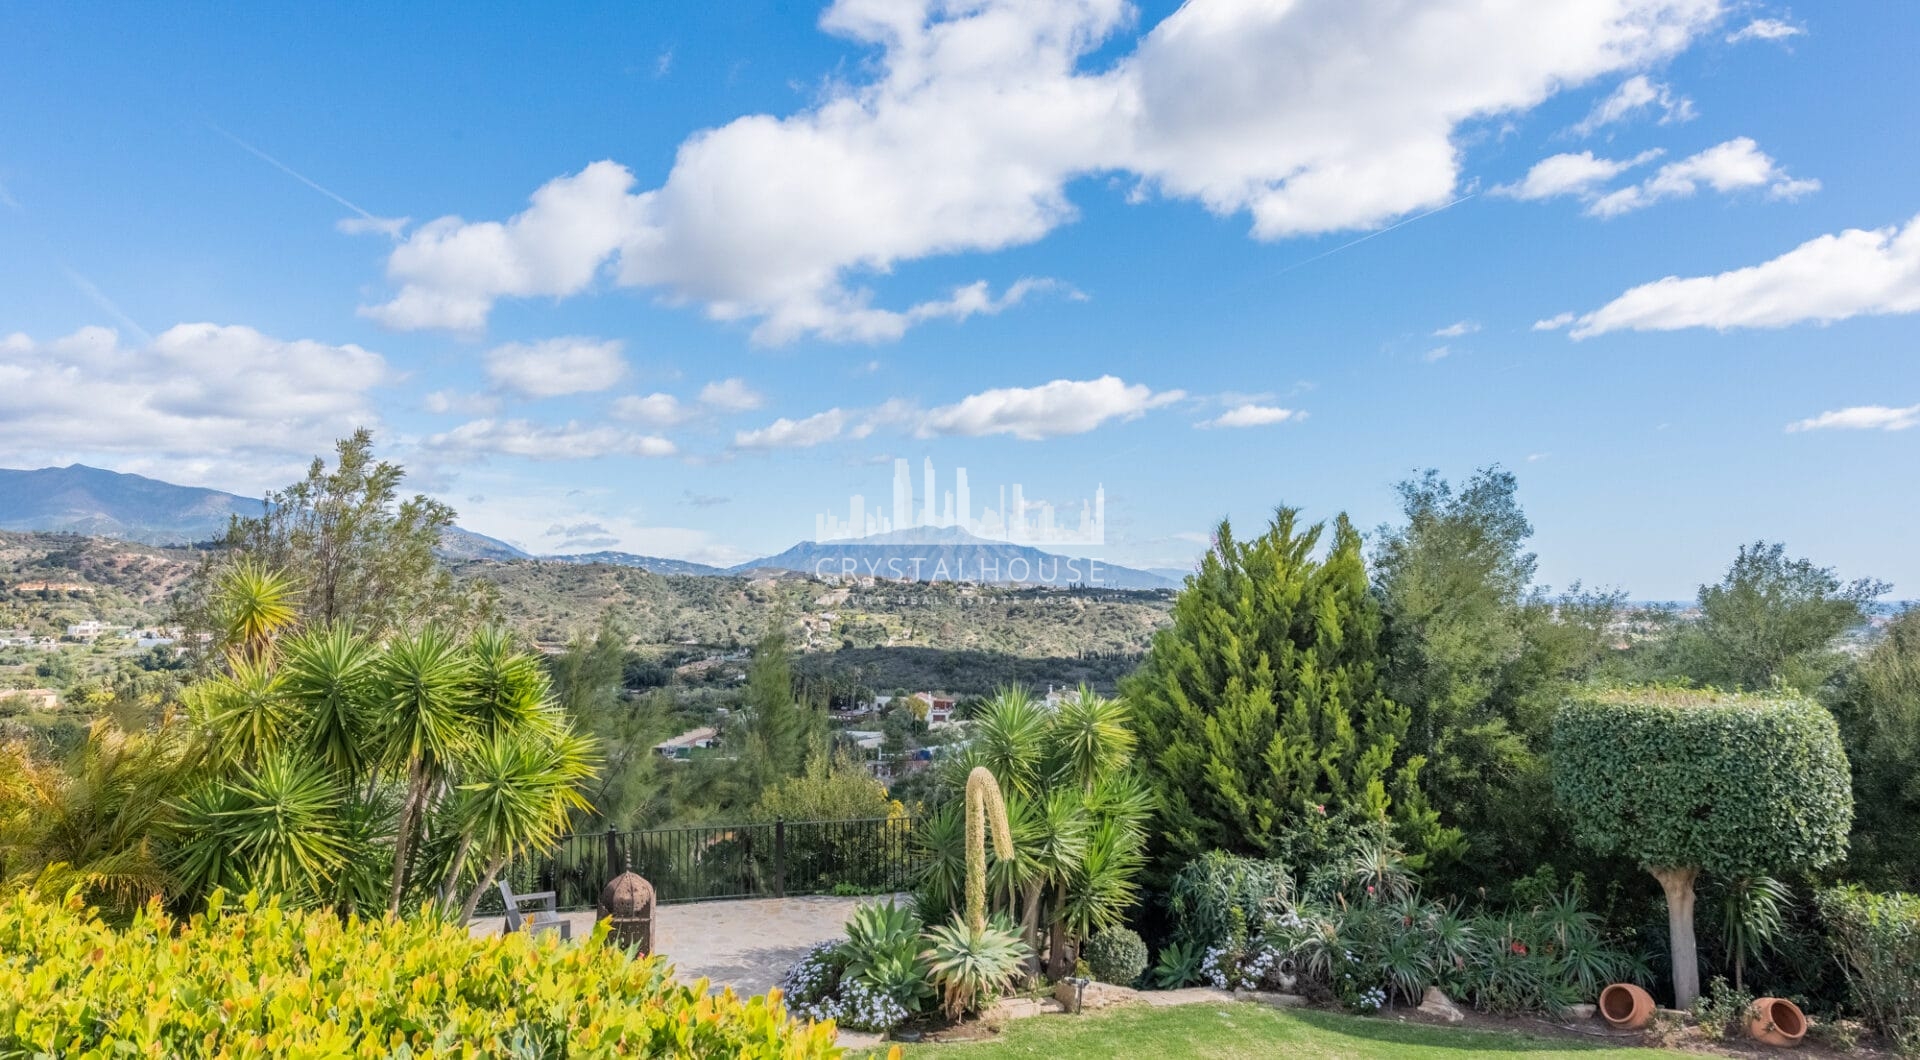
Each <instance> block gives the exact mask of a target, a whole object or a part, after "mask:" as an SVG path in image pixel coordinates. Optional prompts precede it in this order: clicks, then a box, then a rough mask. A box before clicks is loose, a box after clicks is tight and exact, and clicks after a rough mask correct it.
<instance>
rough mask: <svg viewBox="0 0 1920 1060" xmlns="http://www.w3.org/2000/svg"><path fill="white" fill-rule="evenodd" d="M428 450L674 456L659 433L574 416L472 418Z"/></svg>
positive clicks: (556, 456)
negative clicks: (552, 422) (560, 419)
mask: <svg viewBox="0 0 1920 1060" xmlns="http://www.w3.org/2000/svg"><path fill="white" fill-rule="evenodd" d="M426 448H427V449H428V450H429V451H432V452H434V453H437V454H440V455H443V456H448V457H453V458H467V459H472V458H478V457H485V456H517V457H524V458H525V459H528V460H589V459H593V458H595V457H603V456H672V455H673V454H674V453H675V452H676V450H675V448H674V444H673V443H672V442H670V441H668V440H667V439H665V438H661V437H658V436H655V435H647V434H637V433H635V432H633V431H626V430H621V429H619V428H616V427H589V426H583V425H582V424H580V423H578V422H575V421H571V420H569V421H568V422H567V423H565V424H563V425H561V426H557V427H556V426H549V425H546V424H539V423H533V422H531V421H528V420H520V419H512V420H500V419H491V418H488V419H478V420H470V421H468V422H466V423H463V424H461V425H460V426H458V427H455V428H454V429H452V430H450V431H445V432H442V433H440V434H435V435H430V436H429V437H428V438H427V440H426Z"/></svg>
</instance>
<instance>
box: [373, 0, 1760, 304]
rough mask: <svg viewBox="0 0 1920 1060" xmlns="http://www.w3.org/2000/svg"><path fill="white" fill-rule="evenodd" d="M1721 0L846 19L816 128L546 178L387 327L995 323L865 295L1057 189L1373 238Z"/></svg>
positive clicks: (1286, 231) (1286, 228) (1030, 233)
mask: <svg viewBox="0 0 1920 1060" xmlns="http://www.w3.org/2000/svg"><path fill="white" fill-rule="evenodd" d="M1721 14H1722V2H1721V0H1565V2H1560V3H1536V4H1514V3H1510V2H1505V0H1435V2H1433V3H1429V4H1424V5H1421V6H1420V7H1418V8H1417V9H1409V8H1408V7H1407V5H1405V4H1404V3H1402V2H1400V0H1302V2H1297V3H1272V2H1266V0H1220V2H1216V3H1208V4H1188V5H1185V6H1183V7H1181V8H1179V9H1178V10H1177V11H1175V12H1174V13H1173V14H1171V15H1169V16H1168V17H1167V18H1166V19H1164V20H1163V21H1161V22H1160V23H1159V24H1158V25H1156V26H1154V27H1152V28H1151V29H1150V30H1149V31H1148V32H1147V33H1145V34H1144V35H1143V36H1142V37H1141V38H1140V39H1139V40H1138V41H1137V42H1136V44H1135V45H1134V47H1133V48H1132V49H1131V51H1130V52H1128V53H1126V54H1123V55H1121V56H1120V57H1119V58H1117V59H1113V60H1111V61H1109V60H1105V59H1102V60H1099V61H1098V63H1097V64H1096V63H1093V62H1089V61H1088V57H1089V56H1090V55H1093V54H1094V53H1096V52H1098V51H1100V50H1101V49H1103V48H1107V47H1109V41H1110V38H1111V37H1112V36H1113V35H1114V34H1115V33H1116V32H1119V31H1120V30H1122V29H1123V28H1125V27H1128V26H1129V25H1130V24H1131V19H1132V17H1133V10H1132V8H1131V7H1130V5H1128V4H1126V3H1125V2H1124V0H1078V2H1073V3H1056V4H1033V3H1016V2H1013V0H979V2H972V3H965V4H955V3H950V2H947V0H918V2H881V0H839V2H837V3H835V4H834V5H833V6H832V7H830V8H829V9H828V10H827V12H826V13H825V14H824V15H823V16H822V19H821V25H822V27H823V28H824V29H826V30H827V31H828V32H831V33H834V34H837V35H840V36H843V37H847V38H850V39H852V40H854V41H856V42H858V43H860V44H863V45H867V46H870V47H872V48H874V49H876V50H877V51H878V53H879V54H878V56H877V58H876V60H875V62H874V63H872V64H871V66H869V67H868V69H870V70H871V71H872V73H871V74H870V76H868V77H867V78H865V79H864V80H859V81H855V82H851V83H842V82H832V83H829V84H828V85H827V87H826V88H825V90H824V91H823V93H822V95H821V97H820V99H819V101H818V102H817V103H816V104H815V105H814V106H812V107H811V108H809V109H807V110H804V111H802V112H800V113H797V114H794V115H792V116H789V117H786V118H777V117H772V116H768V115H753V116H748V117H743V118H740V119H738V120H736V121H733V122H731V123H729V124H727V125H725V126H722V127H720V128H717V129H711V130H706V131H703V132H700V133H697V134H695V135H693V136H691V137H689V138H688V139H687V140H686V141H685V142H684V143H682V144H681V145H680V148H679V150H678V152H677V154H676V156H675V160H674V164H673V168H672V170H671V172H670V173H669V174H668V176H667V178H666V180H665V182H664V183H663V184H662V185H660V186H659V187H657V188H647V189H641V188H637V187H636V182H635V178H634V176H633V173H632V172H631V171H630V170H628V169H627V168H626V167H624V166H621V165H619V164H617V163H614V162H611V161H601V162H595V163H593V164H592V165H589V166H587V167H586V168H585V169H583V170H581V171H580V172H578V173H574V174H571V175H567V176H562V177H558V178H555V179H554V180H552V181H550V182H549V183H547V184H546V185H545V186H543V187H542V188H541V189H540V190H539V191H537V192H535V193H534V195H533V200H532V203H531V205H530V206H529V207H528V208H527V209H526V210H524V211H522V212H521V213H519V214H518V215H516V216H514V217H512V218H510V219H508V220H506V221H504V222H498V221H479V222H467V221H464V220H462V219H460V218H458V217H446V218H442V219H440V220H437V221H433V222H430V223H428V224H426V225H424V226H422V227H421V228H419V229H417V230H415V231H414V232H413V233H412V235H411V236H410V237H409V238H408V239H407V240H406V241H405V242H403V243H402V244H401V245H400V246H399V247H397V248H396V249H395V251H394V253H393V255H392V256H391V257H390V258H389V260H388V264H387V274H388V278H389V279H390V280H391V281H392V282H393V283H394V284H395V285H396V287H397V290H396V291H395V293H394V295H393V297H392V299H391V300H389V301H387V302H386V303H384V304H381V305H376V306H371V307H367V308H365V309H364V310H363V311H364V312H366V313H367V314H368V315H370V316H372V317H373V318H375V319H377V320H379V321H381V322H382V323H385V324H387V325H388V326H391V327H400V328H423V327H436V328H451V329H455V330H469V331H471V330H477V329H479V328H481V327H483V326H484V325H485V322H486V318H487V315H488V312H489V310H490V309H491V308H492V306H493V304H494V302H495V301H496V300H498V299H500V298H526V297H541V296H552V297H564V296H568V295H575V294H579V293H581V292H583V291H586V290H588V289H589V288H591V287H592V286H593V285H594V284H595V281H596V280H598V279H599V278H601V277H603V276H605V277H607V278H609V279H610V280H611V281H612V282H614V283H618V284H622V285H627V286H639V287H651V288H657V289H660V290H662V291H663V292H664V294H665V296H666V297H667V298H669V299H671V300H678V301H687V302H692V303H697V304H699V305H701V306H703V307H704V309H705V311H706V312H707V314H708V315H709V316H711V317H713V318H715V319H719V320H739V321H749V322H753V323H754V324H755V325H756V330H755V334H756V336H757V337H758V338H759V339H760V340H762V341H782V340H785V339H790V338H794V337H797V336H801V335H818V336H821V337H826V338H834V339H865V340H872V339H884V338H891V337H895V336H897V335H899V334H900V333H901V332H902V331H904V330H905V329H906V328H907V327H908V326H910V325H912V324H913V323H915V322H917V321H921V320H927V319H933V318H942V319H956V318H961V317H964V316H967V315H970V314H973V313H981V312H994V311H998V310H999V309H1001V308H1004V307H1005V306H1007V305H1011V304H1015V303H1017V302H1018V301H1019V300H1020V296H1022V295H1024V294H1026V293H1028V292H1030V291H1032V290H1035V289H1036V288H1034V287H1031V286H1030V287H1028V288H1026V289H1024V290H1023V289H1021V288H1020V285H1018V284H1016V285H1015V286H1014V287H1012V288H1009V289H1008V290H1007V291H1005V292H1003V293H1002V294H1001V295H1000V296H998V297H994V296H992V295H991V294H990V293H989V292H988V291H987V290H986V288H985V287H984V286H968V287H963V288H961V289H960V291H959V292H956V293H953V294H950V295H948V296H947V297H943V298H935V299H932V300H927V301H921V302H919V303H918V304H916V305H909V306H908V307H906V308H903V309H892V308H885V307H882V306H879V305H877V304H876V302H875V298H876V295H875V292H874V291H873V290H872V289H871V288H870V287H869V286H867V285H866V280H865V278H866V277H869V276H873V275H877V274H883V273H886V272H888V271H889V270H892V269H894V268H895V267H896V266H898V265H899V264H901V263H904V262H909V261H914V260H918V259H921V258H926V257H929V256H933V255H954V254H961V253H979V252H989V251H995V250H1000V249H1003V248H1006V247H1011V246H1018V245H1023V244H1028V243H1032V242H1034V241H1036V240H1039V239H1041V238H1042V237H1044V236H1045V235H1046V234H1047V233H1048V232H1050V231H1052V230H1053V229H1054V228H1056V227H1058V226H1059V225H1061V224H1064V223H1067V222H1069V221H1071V220H1072V219H1073V218H1074V217H1075V215H1076V211H1075V208H1074V206H1073V204H1072V202H1071V201H1070V200H1069V199H1068V197H1067V191H1066V189H1067V186H1068V184H1069V183H1070V182H1072V181H1074V180H1075V179H1077V178H1079V177H1082V176H1085V175H1088V174H1094V173H1121V174H1125V175H1127V176H1129V177H1131V178H1132V180H1131V185H1132V187H1133V188H1135V189H1136V191H1138V192H1140V193H1141V194H1142V196H1143V197H1144V196H1150V195H1152V194H1156V193H1157V194H1159V195H1163V196H1166V197H1170V198H1178V199H1186V200H1193V201H1197V202H1199V203H1201V204H1202V205H1204V206H1205V207H1206V208H1207V209H1208V210H1210V211H1212V212H1214V213H1216V214H1219V215H1223V216H1225V215H1232V214H1239V213H1245V214H1246V215H1247V216H1248V217H1249V218H1250V220H1251V227H1252V231H1253V235H1254V236H1255V237H1256V238H1260V239H1278V238H1282V237H1286V236H1293V235H1303V234H1314V233H1320V232H1328V231H1336V230H1347V229H1368V228H1378V227H1380V226H1383V225H1385V224H1388V223H1391V222H1393V221H1394V220H1395V219H1398V218H1402V217H1405V216H1407V215H1410V214H1413V213H1416V212H1419V211H1422V210H1430V209H1433V208H1435V207H1437V206H1440V205H1442V204H1444V203H1447V202H1449V201H1451V200H1452V199H1453V198H1455V197H1456V194H1457V187H1456V186H1457V184H1458V179H1459V172H1460V167H1461V151H1460V148H1459V146H1458V141H1457V138H1456V133H1457V131H1458V129H1459V127H1460V126H1461V125H1462V124H1464V123H1468V122H1473V121H1477V120H1482V119H1487V118H1496V117H1502V116H1510V115H1512V114H1516V113H1519V112H1524V111H1526V110H1528V109H1531V108H1532V107H1534V106H1537V105H1538V104H1540V103H1541V102H1542V101H1544V100H1546V99H1547V98H1549V97H1550V96H1552V95H1553V94H1554V93H1556V92H1559V91H1562V90H1565V89H1567V88H1570V87H1573V86H1577V85H1581V84H1585V83H1588V82H1591V81H1593V80H1595V79H1597V78H1601V77H1605V76H1608V75H1610V74H1616V73H1620V72H1622V71H1628V70H1634V69H1642V68H1645V67H1646V66H1647V65H1648V64H1650V63H1653V62H1657V61H1659V60H1661V59H1664V58H1666V57H1669V56H1671V55H1673V54H1675V53H1677V52H1679V51H1681V50H1683V49H1684V48H1685V47H1687V46H1688V44H1690V43H1691V42H1692V40H1693V39H1694V37H1695V36H1696V35H1697V34H1699V33H1700V32H1702V31H1704V30H1706V29H1708V28H1709V27H1711V26H1713V25H1714V24H1715V23H1716V22H1717V21H1718V19H1719V18H1720V16H1721Z"/></svg>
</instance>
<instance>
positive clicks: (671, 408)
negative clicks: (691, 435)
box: [613, 394, 697, 427]
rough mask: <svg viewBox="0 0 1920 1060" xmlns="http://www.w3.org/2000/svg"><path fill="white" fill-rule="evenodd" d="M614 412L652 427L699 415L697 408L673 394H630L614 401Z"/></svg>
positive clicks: (670, 425)
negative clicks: (683, 403)
mask: <svg viewBox="0 0 1920 1060" xmlns="http://www.w3.org/2000/svg"><path fill="white" fill-rule="evenodd" d="M613 414H614V416H616V417H618V418H619V419H623V420H627V421H629V422H632V423H644V424H646V425H648V426H650V427H672V426H675V425H676V424H681V423H685V422H686V421H687V420H690V419H692V418H693V417H694V416H695V415H697V412H696V410H694V409H691V408H688V407H687V406H685V405H682V404H681V403H680V399H679V398H677V397H674V396H673V395H672V394H647V395H645V396H644V397H643V396H641V395H639V394H628V395H626V396H625V397H622V398H619V399H617V400H615V401H614V403H613Z"/></svg>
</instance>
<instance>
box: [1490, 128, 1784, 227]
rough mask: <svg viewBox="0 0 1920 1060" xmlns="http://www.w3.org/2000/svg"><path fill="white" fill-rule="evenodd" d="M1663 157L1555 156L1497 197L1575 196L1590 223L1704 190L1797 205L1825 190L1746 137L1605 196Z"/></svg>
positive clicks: (1496, 189) (1655, 152)
mask: <svg viewBox="0 0 1920 1060" xmlns="http://www.w3.org/2000/svg"><path fill="white" fill-rule="evenodd" d="M1660 155H1661V152H1660V151H1659V150H1657V149H1655V150H1648V151H1642V152H1640V153H1639V154H1637V155H1635V156H1633V157H1632V158H1625V159H1611V158H1599V157H1596V156H1595V155H1594V153H1593V152H1592V151H1581V152H1578V153H1572V152H1569V153H1564V154H1558V155H1552V156H1549V157H1547V158H1543V159H1541V160H1540V161H1538V162H1535V163H1534V164H1533V168H1531V169H1529V170H1527V175H1526V176H1525V177H1523V178H1521V179H1520V180H1518V181H1515V182H1513V183H1511V184H1500V185H1496V186H1495V187H1494V188H1493V189H1491V193H1492V194H1494V195H1502V196H1506V197H1507V198H1512V199H1521V200H1526V201H1539V200H1542V199H1552V198H1557V197H1560V196H1563V195H1570V196H1573V197H1575V198H1578V199H1580V200H1582V201H1584V202H1585V203H1586V204H1587V207H1586V212H1587V215H1588V216H1590V217H1618V216H1620V215H1621V214H1624V213H1631V212H1632V211H1634V210H1639V209H1643V208H1645V207H1648V206H1651V205H1653V204H1654V203H1656V202H1661V201H1663V200H1666V199H1684V198H1689V197H1691V196H1692V195H1694V194H1696V193H1697V192H1699V191H1700V189H1701V188H1703V187H1704V188H1709V189H1711V190H1713V191H1717V192H1720V193H1721V194H1723V195H1725V194H1732V193H1733V192H1738V191H1746V190H1750V189H1754V188H1764V189H1766V192H1767V195H1768V197H1769V198H1775V199H1797V198H1799V197H1800V196H1802V195H1806V194H1809V193H1811V192H1815V191H1818V190H1820V182H1819V181H1817V180H1800V179H1796V178H1794V177H1793V176H1791V175H1789V174H1788V173H1787V171H1786V170H1785V169H1782V168H1781V166H1780V164H1779V163H1778V162H1775V161H1774V160H1773V158H1772V157H1771V156H1770V155H1768V154H1767V153H1766V152H1765V151H1762V150H1760V145H1759V144H1757V143H1755V142H1754V141H1753V140H1752V139H1751V138H1749V137H1745V136H1740V137H1736V138H1734V139H1732V140H1728V141H1726V142H1725V143H1721V144H1715V145H1714V146H1712V147H1709V148H1707V149H1706V150H1704V151H1701V152H1700V153H1698V154H1695V155H1689V156H1688V157H1686V158H1683V159H1680V160H1679V161H1677V162H1669V163H1667V164H1666V165H1664V166H1661V167H1660V168H1659V169H1658V170H1656V171H1655V172H1654V174H1653V175H1652V176H1650V177H1648V178H1647V179H1646V180H1643V181H1641V182H1640V183H1638V184H1629V185H1626V186H1625V187H1621V188H1616V189H1614V190H1612V191H1603V190H1602V186H1603V185H1605V184H1607V183H1608V182H1610V181H1612V180H1613V178H1615V177H1617V176H1619V175H1620V174H1622V173H1624V172H1626V171H1627V170H1629V169H1634V168H1636V167H1639V166H1642V165H1645V164H1647V163H1648V162H1651V161H1653V160H1654V159H1656V158H1658V157H1660Z"/></svg>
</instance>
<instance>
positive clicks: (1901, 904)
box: [1820, 887, 1920, 1049]
mask: <svg viewBox="0 0 1920 1060" xmlns="http://www.w3.org/2000/svg"><path fill="white" fill-rule="evenodd" d="M1820 915H1821V916H1822V917H1823V918H1824V919H1825V920H1826V922H1827V931H1828V934H1829V936H1830V937H1831V939H1832V941H1833V950H1834V953H1835V954H1837V955H1838V956H1839V958H1840V965H1841V967H1843V968H1845V969H1846V972H1847V987H1848V991H1849V994H1850V996H1851V999H1852V1002H1853V1006H1854V1007H1855V1008H1856V1009H1858V1010H1859V1012H1860V1014H1861V1015H1862V1016H1863V1017H1865V1018H1866V1020H1867V1023H1868V1024H1869V1025H1871V1026H1872V1027H1873V1029H1874V1030H1876V1031H1879V1032H1880V1033H1881V1034H1884V1035H1886V1036H1887V1037H1889V1038H1892V1039H1893V1040H1895V1041H1896V1042H1899V1043H1901V1044H1902V1045H1903V1046H1905V1047H1907V1048H1909V1049H1912V1048H1915V1047H1920V896H1916V895H1911V894H1875V893H1873V892H1872V891H1865V890H1861V889H1860V888H1858V887H1841V888H1837V889H1834V890H1830V891H1826V892H1824V893H1822V894H1821V895H1820Z"/></svg>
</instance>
